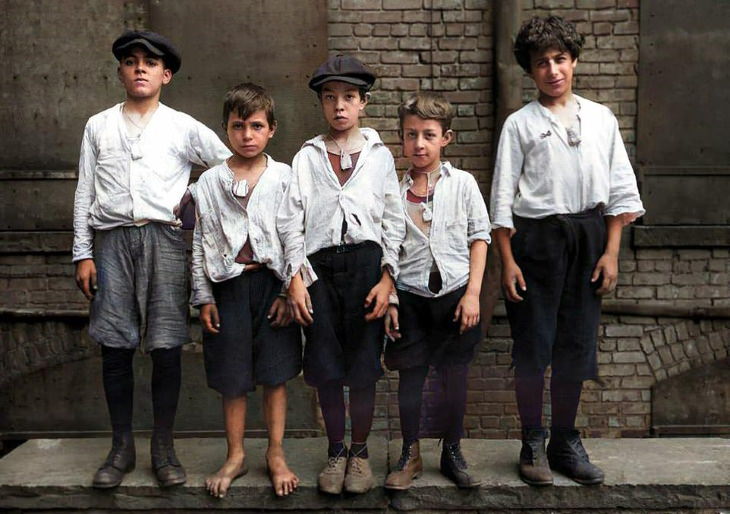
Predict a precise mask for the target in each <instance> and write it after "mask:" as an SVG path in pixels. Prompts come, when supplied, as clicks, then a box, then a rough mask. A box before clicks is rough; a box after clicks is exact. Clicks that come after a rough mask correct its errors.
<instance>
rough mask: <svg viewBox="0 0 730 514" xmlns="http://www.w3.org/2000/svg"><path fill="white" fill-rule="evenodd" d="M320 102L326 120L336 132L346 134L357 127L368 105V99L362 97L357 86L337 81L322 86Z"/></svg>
mask: <svg viewBox="0 0 730 514" xmlns="http://www.w3.org/2000/svg"><path fill="white" fill-rule="evenodd" d="M320 102H321V103H322V113H323V114H324V118H325V119H326V120H327V123H328V124H329V126H330V127H331V128H332V130H334V131H336V132H345V131H347V130H350V129H351V128H352V127H356V126H357V122H358V120H359V119H360V113H362V112H363V110H364V109H365V106H366V105H367V103H368V102H367V99H365V98H361V97H360V90H359V89H358V88H357V86H353V85H352V84H348V83H346V82H339V81H336V80H333V81H332V82H325V83H324V84H323V85H322V90H321V91H320Z"/></svg>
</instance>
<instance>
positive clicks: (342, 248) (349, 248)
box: [312, 241, 378, 256]
mask: <svg viewBox="0 0 730 514" xmlns="http://www.w3.org/2000/svg"><path fill="white" fill-rule="evenodd" d="M373 246H378V243H375V242H373V241H363V242H362V243H355V244H343V243H341V244H338V245H337V246H329V247H327V248H322V249H321V250H317V251H316V252H314V253H313V254H312V256H315V255H329V254H333V253H349V252H354V251H355V250H359V249H360V248H367V247H373Z"/></svg>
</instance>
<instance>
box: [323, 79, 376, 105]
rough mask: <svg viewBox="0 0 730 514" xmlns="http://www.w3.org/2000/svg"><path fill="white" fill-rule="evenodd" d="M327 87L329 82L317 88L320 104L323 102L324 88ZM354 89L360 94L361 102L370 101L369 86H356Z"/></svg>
mask: <svg viewBox="0 0 730 514" xmlns="http://www.w3.org/2000/svg"><path fill="white" fill-rule="evenodd" d="M329 82H337V81H336V80H330V81H329ZM325 85H327V82H325V83H324V84H321V85H319V86H317V89H316V91H317V98H319V101H320V102H321V101H322V88H323V87H324V86H325ZM351 85H352V84H351ZM352 87H357V92H358V93H359V94H360V100H367V99H368V97H369V95H370V88H369V87H367V86H361V87H358V86H355V85H352Z"/></svg>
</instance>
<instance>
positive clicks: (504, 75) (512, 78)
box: [480, 0, 523, 336]
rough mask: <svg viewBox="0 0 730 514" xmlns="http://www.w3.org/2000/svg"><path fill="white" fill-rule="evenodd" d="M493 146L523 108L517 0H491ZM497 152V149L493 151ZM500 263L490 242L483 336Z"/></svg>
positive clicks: (496, 291) (482, 298) (484, 286)
mask: <svg viewBox="0 0 730 514" xmlns="http://www.w3.org/2000/svg"><path fill="white" fill-rule="evenodd" d="M492 5H493V7H494V16H493V24H494V31H493V33H494V71H495V74H494V75H495V82H494V104H495V109H494V111H495V119H494V137H493V140H494V145H495V150H496V143H497V141H499V134H500V132H501V130H502V124H504V120H505V119H506V118H507V116H509V115H510V114H511V113H513V112H514V111H516V110H517V109H519V108H520V107H522V73H523V72H522V68H520V66H519V65H518V64H517V62H516V61H515V58H514V55H513V51H512V48H513V44H514V37H515V35H516V34H517V31H518V30H519V28H520V21H521V19H522V2H521V1H520V0H494V1H493V3H492ZM495 154H496V151H495ZM501 273H502V265H501V261H500V258H499V253H498V252H497V248H496V246H495V245H491V247H490V251H489V257H488V260H487V271H486V273H485V274H484V280H483V282H482V294H481V295H480V306H481V309H480V310H481V328H482V334H483V335H484V336H486V334H487V330H489V325H490V323H491V321H492V314H493V313H494V307H495V306H496V304H497V301H498V300H499V291H500V288H501V287H500V285H501V280H500V277H501Z"/></svg>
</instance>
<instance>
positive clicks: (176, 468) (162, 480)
mask: <svg viewBox="0 0 730 514" xmlns="http://www.w3.org/2000/svg"><path fill="white" fill-rule="evenodd" d="M150 456H151V457H152V470H153V471H154V472H155V476H156V477H157V481H158V482H159V484H160V487H170V486H173V485H179V484H184V483H185V480H187V477H186V476H185V469H183V467H182V464H180V461H179V460H177V456H176V455H175V446H174V443H173V436H172V431H170V430H155V431H154V432H153V433H152V439H151V440H150Z"/></svg>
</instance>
